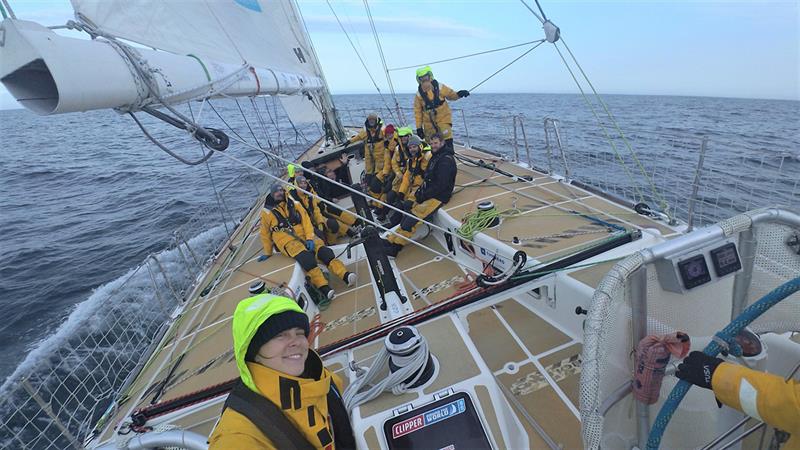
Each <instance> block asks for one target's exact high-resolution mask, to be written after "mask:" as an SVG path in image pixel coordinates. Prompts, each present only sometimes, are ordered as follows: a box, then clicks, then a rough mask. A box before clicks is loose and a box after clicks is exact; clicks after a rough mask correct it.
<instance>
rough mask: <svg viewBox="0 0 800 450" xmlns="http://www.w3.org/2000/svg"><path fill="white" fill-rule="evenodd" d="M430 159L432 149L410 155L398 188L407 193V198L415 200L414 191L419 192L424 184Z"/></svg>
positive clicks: (399, 190)
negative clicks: (413, 155) (418, 189)
mask: <svg viewBox="0 0 800 450" xmlns="http://www.w3.org/2000/svg"><path fill="white" fill-rule="evenodd" d="M430 160H431V152H430V150H423V151H421V152H419V154H417V156H416V157H412V156H409V160H408V163H407V164H408V167H407V168H406V171H405V173H404V174H403V181H402V182H401V183H400V188H399V189H398V192H401V193H403V194H404V195H405V199H406V200H414V193H415V192H417V188H419V187H420V186H422V182H423V181H424V180H425V177H424V176H425V169H427V168H428V162H429V161H430Z"/></svg>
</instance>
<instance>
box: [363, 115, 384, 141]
mask: <svg viewBox="0 0 800 450" xmlns="http://www.w3.org/2000/svg"><path fill="white" fill-rule="evenodd" d="M382 124H383V120H381V118H380V117H378V120H377V122H375V128H374V130H375V133H374V134H373V132H372V130H373V129H372V128H370V127H369V121H368V120H365V121H364V130H366V132H367V142H368V143H370V144H375V143H378V142H380V141H385V140H386V137H385V136H383V133H381V125H382Z"/></svg>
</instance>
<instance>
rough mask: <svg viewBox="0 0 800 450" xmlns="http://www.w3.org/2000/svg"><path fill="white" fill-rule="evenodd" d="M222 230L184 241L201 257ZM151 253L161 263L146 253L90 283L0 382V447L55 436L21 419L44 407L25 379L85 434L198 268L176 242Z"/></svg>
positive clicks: (220, 227)
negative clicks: (92, 285)
mask: <svg viewBox="0 0 800 450" xmlns="http://www.w3.org/2000/svg"><path fill="white" fill-rule="evenodd" d="M226 236H227V235H226V233H225V227H224V226H223V225H218V226H215V227H213V228H211V229H208V230H206V231H204V232H202V233H200V234H198V235H196V236H195V237H193V238H192V239H190V240H189V242H188V244H189V245H190V246H191V248H192V250H193V251H194V252H195V254H197V255H198V256H201V257H202V258H203V259H204V260H205V259H206V258H207V257H209V256H210V255H211V254H212V253H213V252H214V251H215V250H216V249H217V248H218V247H219V245H220V244H221V242H222V241H223V240H224V239H225V237H226ZM184 251H185V250H184ZM155 258H156V259H157V260H158V263H159V264H155V263H154V262H151V260H146V261H144V262H143V263H142V264H141V265H139V266H137V267H134V268H131V269H130V270H129V271H128V272H127V273H125V274H124V275H123V276H121V277H119V278H117V279H115V280H113V281H110V282H108V283H106V284H104V285H102V286H100V287H99V288H97V289H95V290H94V292H93V293H92V294H91V295H90V296H89V297H88V298H87V299H86V300H84V301H83V302H81V303H79V304H78V305H77V306H76V307H75V308H74V309H73V310H72V311H71V312H70V313H69V316H68V317H67V319H66V320H65V321H64V322H63V323H62V324H61V325H60V326H59V327H58V328H57V329H56V330H55V331H54V332H53V333H51V334H50V335H49V336H48V337H46V338H44V339H42V340H41V341H39V342H38V343H37V344H35V345H34V347H35V348H34V349H33V350H32V351H31V352H30V353H29V354H28V355H27V356H26V357H25V359H24V360H23V361H22V363H20V364H19V365H18V366H17V368H16V369H15V370H14V372H13V373H12V374H11V375H10V376H9V377H7V378H6V379H5V381H4V382H3V384H2V385H0V399H2V400H0V423H2V424H3V427H0V428H7V429H6V430H2V429H0V436H3V438H2V439H0V447H2V448H13V447H16V446H17V445H13V444H14V443H15V442H16V441H15V440H19V441H20V442H22V443H25V445H30V446H31V447H32V448H35V447H37V445H35V443H36V442H37V441H38V442H40V444H41V443H46V442H50V441H49V440H47V439H58V438H59V437H58V435H56V434H54V435H53V436H49V437H48V436H44V435H43V434H41V433H39V434H37V433H36V432H34V430H31V429H29V428H30V427H25V424H26V423H27V422H28V421H30V420H34V419H35V418H37V417H41V414H42V412H41V410H40V409H39V408H38V407H37V406H36V404H35V403H34V402H32V401H30V398H29V396H28V394H27V392H26V391H25V390H24V389H22V388H21V386H20V381H21V380H23V379H24V380H26V382H28V383H30V384H31V385H32V386H34V389H36V390H37V394H38V395H39V396H40V397H42V398H43V400H44V401H45V402H47V403H49V404H50V405H51V408H52V409H53V412H54V413H55V414H56V415H57V416H58V417H59V419H60V420H62V422H63V423H64V424H65V425H66V426H67V427H68V428H69V429H70V431H72V432H73V433H75V434H77V435H81V434H84V433H85V432H86V431H88V430H86V429H83V427H85V426H87V425H88V426H91V424H93V423H95V421H96V420H97V419H98V418H99V415H100V413H102V411H103V410H104V409H105V408H106V407H107V406H108V405H109V404H110V402H111V401H113V397H114V395H115V393H116V391H117V390H118V389H119V388H120V386H121V385H122V383H123V382H124V379H125V377H126V375H127V374H128V373H130V371H131V370H133V369H134V367H135V366H136V364H137V363H138V361H139V358H140V357H141V355H142V352H143V351H144V349H146V348H147V347H148V346H149V345H150V343H151V340H152V339H153V338H155V337H156V336H157V335H158V329H159V328H160V327H161V326H162V324H163V323H164V322H165V321H166V319H168V317H169V316H170V314H171V313H172V311H173V309H174V308H175V307H176V306H177V305H178V303H179V299H177V298H175V296H173V295H172V292H173V290H174V292H175V293H176V294H177V295H179V296H181V295H183V294H184V293H185V292H187V291H188V289H189V287H190V286H191V285H192V283H193V282H194V281H195V280H196V276H197V275H198V272H199V269H198V267H197V265H195V264H194V263H193V262H189V261H186V259H184V258H183V257H182V256H181V253H180V251H179V250H178V249H176V248H172V249H168V250H164V251H162V252H160V253H158V254H156V255H155ZM148 264H149V269H150V271H152V273H153V275H154V278H155V280H156V281H155V286H154V281H153V278H151V276H150V271H149V270H148ZM161 267H163V270H164V273H165V274H166V277H165V276H164V275H163V274H162V272H160V268H161ZM167 278H168V279H169V282H167V281H166V280H167ZM9 431H10V432H11V433H9ZM26 433H29V435H28V434H26ZM12 434H16V436H11V435H12ZM22 434H26V435H24V436H23V435H22ZM6 436H8V437H6ZM42 439H45V440H43V441H42Z"/></svg>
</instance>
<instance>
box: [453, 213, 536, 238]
mask: <svg viewBox="0 0 800 450" xmlns="http://www.w3.org/2000/svg"><path fill="white" fill-rule="evenodd" d="M523 212H524V211H522V210H521V209H518V208H510V209H506V210H503V211H498V210H497V209H496V208H492V209H489V210H481V209H477V210H475V211H472V212H470V213H467V215H465V216H464V219H463V220H462V224H461V226H460V227H459V228H458V229H457V230H456V234H458V235H459V236H461V237H462V238H465V239H469V240H472V238H473V237H474V236H475V235H476V234H478V233H480V232H481V231H483V230H485V229H487V228H489V227H490V226H491V225H492V223H494V221H496V220H500V219H502V218H505V217H514V216H518V215H520V214H522V213H523Z"/></svg>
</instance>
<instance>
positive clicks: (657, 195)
mask: <svg viewBox="0 0 800 450" xmlns="http://www.w3.org/2000/svg"><path fill="white" fill-rule="evenodd" d="M534 1H535V2H536V6H537V8H538V9H539V12H540V13H541V14H542V16H541V17H540V16H539V14H537V13H536V11H534V10H533V9H532V8H531V7H530V6H529V5H528V4H527V3H525V0H520V2H521V3H522V4H523V5H524V6H525V7H526V8H527V9H528V11H530V12H531V14H533V15H534V16H536V18H537V19H539V21H540V22H542V23H544V22H545V21H547V17H546V16H545V14H544V10H543V9H542V6H541V5H540V4H539V0H534ZM542 17H544V19H543V18H542ZM559 40H560V41H561V42H562V43H563V44H564V48H565V49H566V50H567V52H569V55H570V56H571V57H572V60H573V61H574V63H575V65H576V66H577V67H578V70H580V72H581V75H583V78H584V79H585V80H586V83H587V84H588V85H589V87H590V88H591V90H592V93H593V94H594V96H595V97H596V98H597V100H598V102H599V103H600V104H601V105H602V106H603V109H604V110H605V112H606V115H607V116H608V118H609V119H610V120H611V123H612V124H613V125H614V128H615V129H616V131H617V132H618V133H619V136H620V138H621V139H622V141H623V143H624V144H625V146H626V147H627V149H628V151H629V152H630V154H631V156H632V158H633V160H634V161H635V162H636V165H637V166H638V168H639V171H640V172H641V173H642V175H643V176H644V178H645V180H646V181H647V183H648V184H649V185H650V190H651V191H652V193H653V196H654V197H655V199H656V200H657V201H658V202H659V206H660V207H661V209H662V210H663V211H664V213H666V214H667V215H669V212H668V211H667V210H668V205H667V202H666V200H665V199H664V197H663V196H662V195H661V194H660V193H659V192H658V189H657V188H656V186H655V183H654V182H653V179H652V177H651V176H650V175H649V174H648V173H647V170H645V168H644V166H643V165H642V163H641V161H640V160H639V158H638V156H637V155H636V152H635V151H634V150H633V147H632V146H631V145H630V142H629V141H628V139H627V138H626V137H625V134H624V133H623V132H622V129H621V128H620V127H619V124H618V123H617V121H616V119H615V118H614V116H613V115H612V114H611V111H610V110H609V109H608V105H606V103H605V102H604V101H603V99H602V98H601V97H600V94H598V93H597V90H596V89H595V88H594V85H593V84H592V82H591V80H589V77H588V76H587V75H586V72H585V71H584V70H583V67H582V66H581V65H580V63H579V62H578V59H577V58H575V55H574V54H573V53H572V51H571V50H570V48H569V46H568V45H567V43H566V42H565V41H564V39H563V37H561V38H559ZM553 47H555V49H556V51H557V52H558V55H559V56H560V57H561V61H562V62H563V63H564V66H565V67H566V68H567V71H568V72H569V74H570V76H572V80H573V81H574V82H575V85H576V86H577V87H578V90H579V91H580V93H581V96H582V97H583V100H584V101H585V102H586V104H587V106H589V109H590V110H591V112H592V115H594V117H595V119H596V120H597V123H598V125H599V126H600V128H601V129H602V131H603V134H604V136H605V138H606V140H607V141H608V142H609V144H610V145H611V148H612V149H613V150H614V154H615V155H616V157H617V159H618V160H619V162H620V164H621V165H622V168H623V170H624V171H625V174H626V175H627V176H628V178H629V179H630V180H631V181H632V182H633V183H634V190H635V191H636V193H637V195H639V199H640V201H644V199H645V198H644V195H643V194H642V192H641V189H640V188H639V184H640V183H639V182H638V181H636V180H635V179H634V178H633V174H632V173H631V172H630V170H629V169H628V167H627V165H626V164H625V161H624V159H623V158H622V155H620V154H619V151H618V149H617V146H616V144H615V143H614V141H613V140H612V139H611V135H610V134H609V133H608V130H607V129H606V126H605V124H604V123H603V121H602V120H601V119H600V116H599V115H598V114H597V111H596V110H595V107H594V105H593V104H592V102H591V101H590V100H589V98H588V97H587V96H586V92H585V91H584V89H583V86H581V84H580V82H579V81H578V78H577V77H576V76H575V73H574V72H573V71H572V68H571V67H570V66H569V64H568V62H567V59H566V58H565V57H564V55H563V54H562V52H561V49H559V48H558V45H557V42H553Z"/></svg>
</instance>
